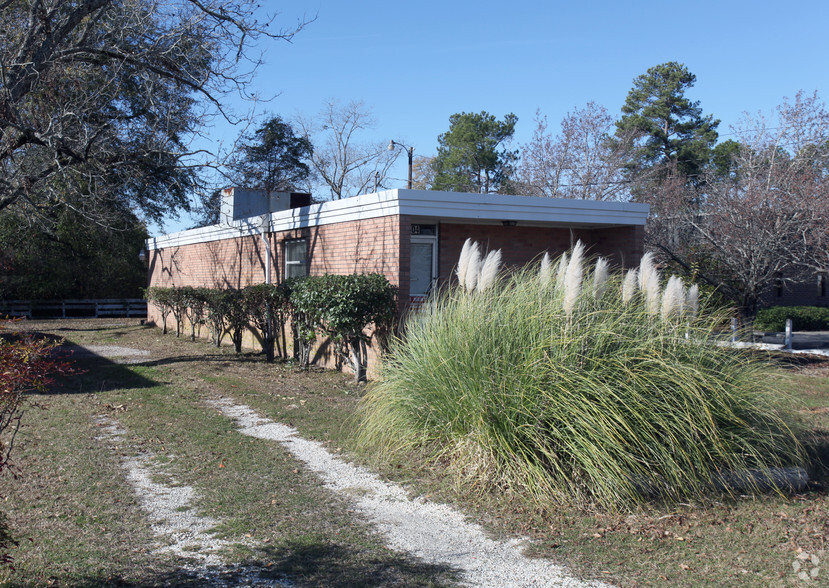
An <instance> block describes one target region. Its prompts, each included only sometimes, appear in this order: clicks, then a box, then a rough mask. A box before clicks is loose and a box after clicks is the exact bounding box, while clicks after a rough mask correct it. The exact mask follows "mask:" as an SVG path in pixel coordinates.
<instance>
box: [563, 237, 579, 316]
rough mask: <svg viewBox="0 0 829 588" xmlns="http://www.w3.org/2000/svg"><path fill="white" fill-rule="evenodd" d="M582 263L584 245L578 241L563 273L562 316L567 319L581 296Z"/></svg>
mask: <svg viewBox="0 0 829 588" xmlns="http://www.w3.org/2000/svg"><path fill="white" fill-rule="evenodd" d="M583 263H584V245H583V244H582V242H581V241H579V242H578V243H576V246H575V247H574V248H573V252H572V255H571V256H570V261H569V263H568V264H567V270H566V271H565V272H564V297H563V300H562V306H563V308H564V314H566V315H567V316H568V317H569V316H571V315H572V314H573V310H574V309H575V307H576V302H577V301H578V300H579V297H580V296H581V282H582V279H583V277H584V275H583V267H582V266H583Z"/></svg>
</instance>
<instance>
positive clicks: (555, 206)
mask: <svg viewBox="0 0 829 588" xmlns="http://www.w3.org/2000/svg"><path fill="white" fill-rule="evenodd" d="M649 211H650V208H649V206H648V205H647V204H639V203H634V202H603V201H596V200H573V199H563V198H536V197H533V196H507V195H502V194H467V193H462V192H437V191H432V190H403V189H396V190H386V191H383V192H378V193H374V194H366V195H363V196H355V197H353V198H345V199H343V200H334V201H331V202H323V203H321V204H312V205H311V206H303V207H301V208H294V209H290V210H283V211H279V212H273V213H270V214H267V215H263V216H259V217H252V218H250V219H242V220H238V221H232V222H229V223H226V224H221V225H214V226H211V227H204V228H199V229H190V230H187V231H181V232H178V233H171V234H169V235H162V236H160V237H152V238H150V239H148V240H147V248H148V249H150V250H152V249H162V248H165V247H180V246H183V245H192V244H195V243H206V242H210V241H217V240H221V239H232V238H235V237H241V236H247V235H258V234H260V233H261V232H279V231H289V230H295V229H302V228H308V227H318V226H323V225H330V224H335V223H342V222H351V221H359V220H367V219H372V218H379V217H384V216H394V215H407V216H412V217H418V218H424V219H434V220H437V221H443V222H457V223H469V224H493V225H494V224H501V223H502V222H503V221H515V222H516V223H518V224H519V225H522V226H554V227H580V228H598V227H619V226H636V225H644V224H645V221H646V220H647V217H648V213H649Z"/></svg>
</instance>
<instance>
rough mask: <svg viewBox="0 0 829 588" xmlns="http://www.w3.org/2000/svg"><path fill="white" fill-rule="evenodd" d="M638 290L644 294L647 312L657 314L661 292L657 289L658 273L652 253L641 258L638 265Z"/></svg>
mask: <svg viewBox="0 0 829 588" xmlns="http://www.w3.org/2000/svg"><path fill="white" fill-rule="evenodd" d="M639 288H641V290H642V292H644V293H645V300H646V301H647V303H648V312H649V313H650V314H656V313H657V312H659V306H660V303H661V299H662V296H661V294H662V292H660V289H659V271H658V270H657V269H656V265H655V264H654V263H653V253H650V252H648V253H646V254H645V255H643V256H642V261H641V263H640V264H639Z"/></svg>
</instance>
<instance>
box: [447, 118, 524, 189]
mask: <svg viewBox="0 0 829 588" xmlns="http://www.w3.org/2000/svg"><path fill="white" fill-rule="evenodd" d="M516 122H518V117H517V116H515V115H514V114H508V115H506V116H505V117H504V120H503V121H499V120H497V119H496V118H495V117H494V116H493V115H491V114H489V113H487V112H481V113H480V114H475V113H467V112H462V113H460V114H453V115H452V116H450V117H449V125H450V126H449V131H447V132H446V133H443V134H442V135H440V136H439V137H438V145H439V146H438V154H437V156H436V157H435V158H434V159H433V160H432V167H433V168H434V170H435V178H434V181H433V182H432V189H433V190H448V191H453V192H478V193H482V194H489V193H494V192H504V191H508V190H509V187H508V186H509V180H510V177H511V176H512V173H513V166H514V164H515V162H516V160H517V159H518V154H517V151H509V150H507V149H506V148H504V147H503V145H504V144H505V143H508V142H509V140H510V139H511V138H512V135H513V133H514V132H515V123H516Z"/></svg>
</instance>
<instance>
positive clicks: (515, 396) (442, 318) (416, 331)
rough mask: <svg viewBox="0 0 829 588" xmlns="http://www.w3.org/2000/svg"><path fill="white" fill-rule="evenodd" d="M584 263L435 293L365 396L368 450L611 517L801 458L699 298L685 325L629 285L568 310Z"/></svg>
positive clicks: (757, 378)
mask: <svg viewBox="0 0 829 588" xmlns="http://www.w3.org/2000/svg"><path fill="white" fill-rule="evenodd" d="M580 256H581V254H580V253H579V254H576V252H575V251H574V252H573V255H572V256H570V257H571V259H570V260H569V261H567V263H566V264H565V263H563V262H562V261H561V260H559V269H561V268H562V267H565V274H566V273H570V275H569V277H567V279H566V280H565V279H564V276H563V277H562V283H564V282H565V281H566V282H567V284H568V287H567V288H560V289H553V288H549V287H545V286H544V284H543V283H542V282H541V280H539V279H538V277H539V271H540V270H539V264H535V265H534V266H532V267H529V268H525V269H524V270H521V271H515V272H513V273H511V274H507V275H502V276H501V277H500V278H499V279H498V280H496V281H495V282H494V283H493V284H492V285H491V286H490V287H488V288H487V289H486V290H483V291H479V292H476V293H475V295H474V296H469V295H467V294H466V293H465V292H464V290H463V288H448V289H443V290H441V291H439V292H437V293H436V294H435V295H434V296H433V298H432V299H431V303H430V304H429V305H425V306H424V307H423V310H422V311H421V312H420V313H419V314H416V315H415V318H414V319H413V320H411V321H410V322H409V323H408V324H407V329H406V338H405V339H399V340H396V341H394V342H393V343H392V345H391V349H390V351H389V353H388V354H385V355H384V357H383V364H382V374H381V375H382V379H381V381H379V382H378V383H377V384H376V385H374V386H373V387H372V388H370V389H369V390H368V391H367V393H366V395H365V397H364V398H363V400H362V404H361V423H360V427H359V441H360V442H361V444H362V445H363V446H364V447H365V448H366V449H367V450H368V451H370V452H371V453H372V454H373V455H375V456H379V457H380V458H385V459H394V458H397V459H405V456H406V455H407V454H408V452H410V451H419V452H423V453H424V454H425V455H427V456H429V457H430V458H431V459H432V460H434V462H435V463H436V464H440V467H441V468H445V470H446V471H447V473H450V474H452V475H454V476H456V479H457V480H458V483H459V484H461V485H462V486H463V487H464V488H465V489H466V490H467V491H475V490H477V491H499V492H515V493H520V494H521V495H523V496H530V497H532V498H533V499H535V500H537V501H538V502H539V503H541V504H544V505H545V507H549V505H550V504H570V505H576V506H579V507H583V508H585V509H596V508H599V509H609V510H620V509H626V508H630V507H631V506H632V505H634V504H636V503H638V502H642V501H645V500H650V499H653V498H659V499H663V500H668V501H684V500H689V499H695V498H699V497H702V496H704V495H706V494H709V493H712V492H717V491H719V490H718V488H717V483H716V480H717V479H719V478H718V476H719V475H720V473H721V472H733V471H742V470H745V469H757V470H764V469H766V468H769V467H778V466H788V465H797V464H800V463H801V462H802V452H801V448H800V446H799V444H798V442H797V441H796V439H795V437H794V435H793V434H792V433H791V431H790V430H789V428H788V426H787V424H786V423H787V420H786V418H785V417H784V416H783V412H782V410H781V408H780V407H779V405H778V404H777V401H776V398H775V397H774V396H773V395H771V394H770V391H769V390H768V388H767V385H768V381H769V380H768V378H766V377H765V374H764V371H763V369H764V368H763V366H762V365H760V364H758V363H756V361H754V360H752V359H751V358H750V357H749V356H746V355H743V354H742V353H741V352H740V351H738V350H734V349H731V348H727V347H722V346H718V345H714V344H712V342H713V341H715V340H716V339H717V330H716V329H717V327H718V326H719V325H721V324H722V318H723V317H722V316H720V315H718V314H716V312H713V311H711V310H709V309H707V308H706V306H705V305H704V304H703V303H700V305H699V311H698V313H697V314H696V317H693V316H691V313H690V312H688V313H686V316H685V317H684V319H683V322H682V328H677V322H676V320H675V317H676V316H678V315H677V314H676V312H675V308H676V303H675V301H674V302H670V303H668V306H669V307H670V312H669V313H667V316H669V317H670V320H668V321H663V320H662V313H661V312H659V310H661V309H658V311H657V312H656V313H655V314H654V313H652V312H651V309H650V308H649V298H648V296H647V295H645V294H644V293H638V294H631V293H630V292H628V293H627V294H625V290H624V288H623V286H622V278H621V277H620V276H610V277H609V278H608V280H607V284H608V286H607V289H606V291H605V293H604V296H602V297H601V298H600V299H597V298H595V297H594V296H593V292H592V290H593V289H592V288H583V289H581V290H580V293H579V294H578V296H576V299H575V301H571V302H570V303H568V304H565V302H564V300H565V298H566V297H567V296H570V297H572V296H573V292H574V291H575V290H573V289H570V288H574V287H575V286H571V284H575V283H579V284H581V282H582V280H584V279H585V277H584V274H585V273H586V271H585V269H584V264H583V262H582V261H578V262H575V261H574V259H577V258H579V257H580ZM562 257H563V256H562ZM579 266H581V267H582V275H581V276H577V275H576V268H577V267H579ZM571 268H572V270H571ZM642 269H644V270H645V272H647V271H649V268H648V267H647V264H644V266H642V267H641V268H640V271H642ZM568 270H570V271H569V272H568ZM593 272H594V274H595V269H594V270H593ZM559 275H561V274H560V273H559ZM630 276H634V277H636V274H635V273H630V272H629V273H628V274H627V276H626V277H625V282H628V281H629V280H630V279H631V277H630ZM652 280H653V278H650V280H645V281H643V286H646V287H647V288H652V287H654V286H653V284H651V283H650V281H652ZM681 286H682V284H681V282H674V285H673V286H672V287H671V288H670V290H671V292H672V293H671V294H670V295H668V294H665V295H664V296H663V293H662V292H661V290H660V288H659V283H658V281H657V282H656V289H657V290H660V292H659V298H660V300H675V299H676V298H677V297H678V296H679V294H678V292H679V289H680V287H681ZM625 296H627V299H626V300H623V299H624V298H625ZM688 297H690V293H689V294H688V295H686V300H687V298H688ZM687 305H688V306H689V307H690V304H689V303H688V304H687ZM568 311H569V313H570V314H568ZM686 334H687V338H686Z"/></svg>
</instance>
